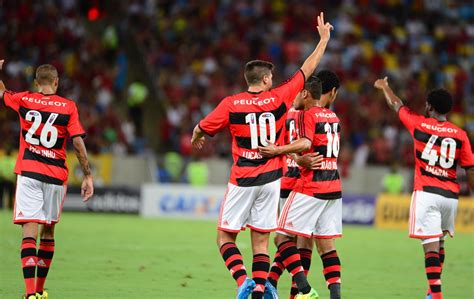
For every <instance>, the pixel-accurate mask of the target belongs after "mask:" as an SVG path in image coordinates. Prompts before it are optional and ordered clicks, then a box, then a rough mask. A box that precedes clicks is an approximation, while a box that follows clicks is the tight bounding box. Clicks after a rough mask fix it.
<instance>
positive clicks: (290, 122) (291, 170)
mask: <svg viewBox="0 0 474 299" xmlns="http://www.w3.org/2000/svg"><path fill="white" fill-rule="evenodd" d="M302 120H303V111H300V110H296V109H295V108H293V107H292V108H290V110H289V111H288V114H287V116H286V122H285V129H286V133H285V144H290V143H292V142H294V141H295V140H297V139H299V138H300V127H301V126H302V124H301V122H302ZM286 166H287V168H288V170H287V171H286V173H285V175H284V176H283V178H282V179H281V191H282V196H281V197H284V198H286V197H288V195H289V193H290V192H291V191H292V190H293V188H294V187H295V185H296V182H297V180H298V179H299V178H300V177H301V174H300V169H299V166H298V164H296V162H295V160H293V158H292V157H291V156H287V157H286Z"/></svg>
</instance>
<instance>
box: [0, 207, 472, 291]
mask: <svg viewBox="0 0 474 299" xmlns="http://www.w3.org/2000/svg"><path fill="white" fill-rule="evenodd" d="M215 225H216V224H215V221H191V220H171V219H141V218H139V217H137V216H124V215H101V214H82V213H64V214H63V216H62V219H61V222H60V224H59V225H58V226H57V228H56V244H57V245H56V253H55V257H54V260H53V265H52V269H51V271H50V275H49V276H48V280H47V282H46V288H47V289H48V290H49V294H50V298H51V299H54V298H62V299H64V298H66V299H73V298H80V299H84V298H235V283H234V281H233V279H232V278H231V276H230V274H229V273H228V271H227V269H226V268H225V266H224V263H223V261H222V259H221V257H220V255H219V253H218V250H217V247H216V245H215V235H216V233H215ZM406 235H407V234H406V232H404V231H387V230H377V229H373V228H366V227H355V226H346V227H345V228H344V238H342V239H340V240H338V241H337V248H338V252H339V254H340V257H341V261H342V266H343V270H342V271H343V272H342V277H343V278H342V279H343V296H344V297H345V298H350V299H370V298H384V299H390V298H402V299H415V298H420V299H422V298H425V297H424V292H425V291H426V288H427V283H426V279H425V274H424V261H423V254H422V250H421V246H420V244H419V242H418V241H416V240H410V239H408V238H407V236H406ZM20 238H21V233H20V227H18V226H15V225H13V224H12V223H11V212H0V254H1V261H2V262H1V266H0V298H2V299H3V298H7V299H9V298H20V297H21V295H22V292H23V280H22V275H21V269H20V265H19V264H20V262H19V252H20V250H19V248H20ZM238 245H239V246H240V248H241V249H242V252H243V255H244V259H245V261H246V265H247V269H251V265H250V263H249V262H250V261H251V252H250V242H249V233H248V232H243V233H242V234H241V236H240V237H239V239H238ZM271 252H272V254H273V252H274V247H273V246H272V247H271ZM473 253H474V235H468V234H458V235H457V236H456V238H455V239H454V240H449V241H448V242H447V246H446V254H447V257H446V264H445V268H444V273H443V277H442V278H443V290H444V294H445V298H448V299H468V298H474V287H473V285H474V284H473V281H474V260H473V257H472V254H473ZM309 280H310V282H311V283H312V284H313V285H314V286H315V287H316V288H317V289H318V291H319V293H320V296H321V298H328V292H327V289H326V288H325V286H324V281H323V277H322V274H321V262H320V259H319V258H318V256H317V255H316V254H314V258H313V264H312V270H311V272H310V278H309ZM279 293H280V297H281V298H288V295H287V294H288V293H289V279H288V274H287V273H285V274H284V277H283V278H282V280H281V281H280V284H279Z"/></svg>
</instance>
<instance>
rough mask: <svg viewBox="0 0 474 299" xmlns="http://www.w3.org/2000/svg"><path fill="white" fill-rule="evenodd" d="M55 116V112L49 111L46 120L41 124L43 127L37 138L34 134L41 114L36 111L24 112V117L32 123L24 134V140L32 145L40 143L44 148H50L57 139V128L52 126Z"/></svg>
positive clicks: (56, 115)
mask: <svg viewBox="0 0 474 299" xmlns="http://www.w3.org/2000/svg"><path fill="white" fill-rule="evenodd" d="M57 117H58V114H57V113H51V114H50V115H49V117H48V120H47V121H46V123H45V124H44V125H43V129H42V130H41V134H40V136H39V138H37V137H36V136H34V134H35V132H36V130H38V128H39V127H40V125H41V120H42V116H41V113H39V112H38V111H35V110H30V111H28V112H27V113H26V116H25V119H26V120H27V121H32V122H33V124H32V125H31V127H30V129H29V130H28V132H27V133H26V135H25V141H26V142H28V143H30V144H33V145H40V143H41V145H42V146H44V147H46V148H52V147H53V146H54V145H55V144H56V141H57V140H58V129H56V127H54V126H53V123H54V121H55V120H56V118H57Z"/></svg>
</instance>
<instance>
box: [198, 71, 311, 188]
mask: <svg viewBox="0 0 474 299" xmlns="http://www.w3.org/2000/svg"><path fill="white" fill-rule="evenodd" d="M304 81H305V78H304V74H303V72H302V71H301V70H299V71H298V72H296V73H295V75H294V76H293V77H292V78H290V79H289V80H287V81H286V82H284V83H283V84H281V85H280V86H278V87H276V88H273V89H270V90H268V91H261V92H248V91H247V92H241V93H238V94H235V95H232V96H228V97H226V98H224V99H223V100H222V101H221V102H220V103H219V105H218V106H217V107H216V109H214V110H213V111H212V112H211V113H210V114H209V115H208V116H206V118H205V119H203V120H202V121H201V122H200V123H199V127H200V128H201V130H202V131H203V132H205V133H206V134H207V135H210V136H213V135H214V134H216V133H217V132H218V131H219V130H221V129H222V128H224V127H226V126H229V130H230V133H231V135H232V157H233V160H234V164H233V165H232V169H231V174H230V180H229V182H230V183H231V184H234V185H237V186H241V187H249V186H260V185H264V184H267V183H270V182H273V181H275V180H277V179H279V178H281V177H282V176H283V170H284V157H283V156H278V157H273V158H263V157H262V156H261V155H260V153H259V151H258V147H259V146H267V145H268V144H269V142H270V143H274V144H276V145H281V144H284V138H285V136H284V135H285V132H284V131H285V129H284V126H285V121H286V114H287V112H288V110H289V108H290V107H291V105H292V103H293V100H294V99H295V97H296V95H297V94H298V93H299V92H300V91H301V89H302V88H303V86H304Z"/></svg>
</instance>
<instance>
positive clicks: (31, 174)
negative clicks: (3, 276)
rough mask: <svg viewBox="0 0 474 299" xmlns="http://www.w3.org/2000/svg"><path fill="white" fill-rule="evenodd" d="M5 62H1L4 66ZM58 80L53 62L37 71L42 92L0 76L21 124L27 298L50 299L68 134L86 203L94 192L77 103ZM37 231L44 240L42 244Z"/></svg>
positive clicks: (18, 199)
mask: <svg viewBox="0 0 474 299" xmlns="http://www.w3.org/2000/svg"><path fill="white" fill-rule="evenodd" d="M3 62H4V61H3V60H0V70H1V69H2V65H3ZM58 83H59V77H58V72H57V70H56V68H54V67H53V66H52V65H49V64H44V65H41V66H39V67H38V68H37V69H36V79H35V84H36V86H37V89H38V92H29V91H24V92H11V91H8V90H6V88H5V85H4V84H3V82H2V81H1V80H0V98H3V100H4V101H5V105H6V106H8V107H10V108H12V109H13V110H14V111H16V112H17V113H18V115H19V118H20V125H21V133H20V148H19V151H18V158H17V162H16V166H15V173H16V174H17V175H18V177H17V190H16V195H15V208H14V212H13V213H14V214H13V222H14V223H15V224H19V225H21V226H22V232H23V240H22V243H21V265H22V269H23V278H24V282H25V288H26V294H25V296H24V297H25V298H26V299H47V298H48V293H47V292H46V291H45V290H44V284H45V281H46V276H47V275H48V271H49V268H50V265H51V262H52V260H53V255H54V248H55V240H54V227H55V225H56V223H58V222H59V218H60V216H61V210H62V207H63V203H64V199H65V197H66V189H67V186H66V184H67V177H68V168H67V165H66V143H67V139H68V138H71V139H72V142H73V146H74V150H75V153H76V156H77V159H78V160H79V163H80V165H81V167H82V170H83V172H84V179H83V182H82V187H81V193H82V196H83V198H84V201H87V200H89V198H90V197H91V196H92V195H93V193H94V186H93V179H92V174H91V170H90V167H89V162H88V159H87V151H86V147H85V145H84V141H83V138H84V137H85V132H84V129H83V128H82V125H81V123H80V121H79V115H78V112H77V107H76V104H75V103H74V102H73V101H71V100H68V99H65V98H62V97H60V96H58V95H56V91H57V88H58ZM39 226H40V230H39ZM38 230H39V235H40V238H41V239H40V242H39V246H38V248H37V244H36V243H37V242H36V238H37V237H38ZM37 249H38V250H37Z"/></svg>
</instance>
